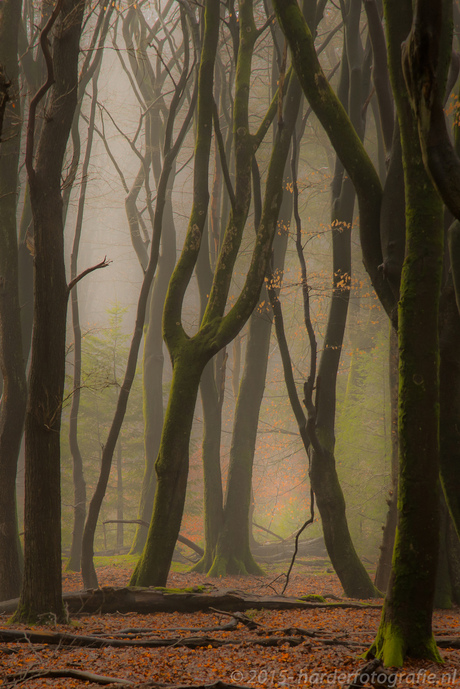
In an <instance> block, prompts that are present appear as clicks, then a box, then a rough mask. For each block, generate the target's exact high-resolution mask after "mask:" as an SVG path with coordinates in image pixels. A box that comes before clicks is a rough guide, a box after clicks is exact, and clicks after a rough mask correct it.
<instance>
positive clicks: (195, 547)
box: [102, 519, 204, 557]
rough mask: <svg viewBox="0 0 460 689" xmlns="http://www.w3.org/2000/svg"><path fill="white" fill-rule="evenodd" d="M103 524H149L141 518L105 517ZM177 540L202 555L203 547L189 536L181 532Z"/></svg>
mask: <svg viewBox="0 0 460 689" xmlns="http://www.w3.org/2000/svg"><path fill="white" fill-rule="evenodd" d="M102 523H103V524H139V525H140V526H145V527H146V528H148V527H149V526H150V524H149V523H148V522H146V521H144V520H143V519H106V520H105V521H104V522H102ZM177 540H178V541H179V543H182V544H183V545H188V547H189V548H191V549H192V550H194V551H195V553H196V554H197V555H199V556H200V557H203V555H204V550H203V548H200V546H199V545H197V544H196V543H194V542H193V541H191V540H190V538H187V537H186V536H182V534H179V535H178V537H177Z"/></svg>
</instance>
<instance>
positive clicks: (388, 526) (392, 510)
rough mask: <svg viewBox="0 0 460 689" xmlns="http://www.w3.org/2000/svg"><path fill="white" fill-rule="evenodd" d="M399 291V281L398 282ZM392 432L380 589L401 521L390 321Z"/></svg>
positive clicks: (394, 361) (394, 335) (395, 368)
mask: <svg viewBox="0 0 460 689" xmlns="http://www.w3.org/2000/svg"><path fill="white" fill-rule="evenodd" d="M398 292H399V285H398ZM390 328H391V332H390V357H389V358H390V362H389V372H390V406H391V415H390V424H391V428H390V433H391V484H390V491H389V495H388V499H387V504H388V512H387V518H386V522H385V526H384V527H383V538H382V545H381V546H380V557H379V561H378V563H377V570H376V572H375V580H374V584H375V585H376V587H377V588H378V589H379V591H383V592H385V591H386V590H387V588H388V582H389V580H390V573H391V562H392V559H393V548H394V543H395V536H396V524H397V521H398V467H399V443H398V387H399V385H398V384H399V377H398V335H397V333H396V331H395V329H394V328H393V327H392V326H391V325H390Z"/></svg>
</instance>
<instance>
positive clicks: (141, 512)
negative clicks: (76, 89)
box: [130, 189, 176, 554]
mask: <svg viewBox="0 0 460 689" xmlns="http://www.w3.org/2000/svg"><path fill="white" fill-rule="evenodd" d="M171 192H172V190H171V189H169V190H168V197H167V202H166V205H165V211H164V216H165V217H164V223H163V231H162V241H161V247H162V252H161V256H160V259H159V261H158V270H157V274H156V276H155V281H154V283H153V287H152V293H151V295H150V304H149V316H148V325H147V329H146V333H145V334H144V360H143V395H144V408H143V411H144V424H145V430H144V457H145V467H144V476H143V478H142V487H141V497H140V500H139V509H138V519H142V520H143V521H145V522H148V523H150V519H151V517H152V509H153V500H154V496H155V490H156V474H155V460H156V458H157V456H158V451H159V447H160V439H161V429H162V427H163V418H164V411H163V364H164V354H163V338H162V334H161V319H162V315H163V307H164V301H165V298H166V291H167V288H168V283H169V280H170V277H171V274H172V271H173V269H174V264H175V260H176V231H175V227H174V218H173V213H172V205H171ZM146 538H147V530H146V529H145V528H144V527H142V526H138V527H137V529H136V533H135V536H134V540H133V544H132V546H131V550H130V553H131V554H134V553H141V552H142V550H143V548H144V545H145V541H146Z"/></svg>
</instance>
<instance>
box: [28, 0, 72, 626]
mask: <svg viewBox="0 0 460 689" xmlns="http://www.w3.org/2000/svg"><path fill="white" fill-rule="evenodd" d="M83 11H84V2H82V1H81V0H64V1H63V2H59V3H58V4H57V6H56V7H55V9H54V11H53V14H52V15H51V18H50V22H49V23H48V25H47V30H46V31H45V30H44V31H43V32H42V36H41V46H42V49H43V51H44V53H45V54H46V55H47V66H48V80H47V82H46V84H45V85H44V86H43V87H42V89H41V90H40V91H39V92H38V95H36V96H35V98H34V99H33V100H32V102H31V107H30V110H29V123H28V136H27V144H26V167H27V173H28V179H29V185H30V194H31V205H32V212H33V220H34V236H35V242H34V244H35V257H34V298H35V299H34V330H33V338H32V360H31V367H30V378H29V396H28V403H27V412H26V423H25V434H26V435H25V450H26V484H25V515H24V577H23V582H22V589H21V596H20V600H19V606H18V609H17V611H16V614H15V620H16V621H27V622H31V621H36V620H37V619H38V616H39V615H48V614H49V615H50V616H52V617H54V618H55V619H57V620H59V621H62V620H63V619H64V618H65V612H64V606H63V603H62V587H61V504H60V502H61V493H60V480H61V472H60V434H59V432H60V424H61V405H62V395H63V390H64V374H65V336H66V314H67V301H68V293H69V289H68V286H67V282H66V277H65V267H64V227H63V215H62V196H61V172H62V164H63V160H64V155H65V150H66V145H67V140H68V136H69V133H70V128H71V124H72V119H73V115H74V112H75V108H76V104H77V86H78V73H77V67H78V55H79V41H80V32H81V23H82V19H83ZM56 20H57V24H56V26H55V29H53V31H54V37H53V44H52V54H51V53H50V51H49V48H48V44H47V40H48V36H47V34H48V33H49V31H50V30H51V28H52V26H53V24H54V23H55V22H56ZM53 75H54V78H53ZM50 87H51V91H50V94H49V96H50V97H49V100H48V103H47V113H48V115H49V116H48V117H47V118H46V119H45V122H44V123H43V128H42V131H41V135H40V140H39V143H38V146H37V154H36V158H35V164H34V160H33V150H34V146H33V135H34V127H35V108H36V105H37V103H38V101H39V98H40V96H41V97H43V96H44V95H45V93H46V92H47V91H48V89H49V88H50Z"/></svg>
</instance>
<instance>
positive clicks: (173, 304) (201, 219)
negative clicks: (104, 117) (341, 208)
mask: <svg viewBox="0 0 460 689" xmlns="http://www.w3.org/2000/svg"><path fill="white" fill-rule="evenodd" d="M205 12H206V21H205V26H206V31H205V38H204V44H203V50H202V59H201V65H200V82H199V84H200V85H199V97H198V98H199V101H198V102H199V105H198V126H197V144H196V148H195V175H194V205H193V209H192V213H191V217H190V222H189V228H188V232H187V236H186V239H185V244H184V248H183V251H182V254H181V258H180V260H179V262H178V264H177V266H176V269H175V271H174V273H173V276H172V278H171V282H170V285H169V291H168V297H167V299H166V305H165V314H164V318H163V328H164V334H165V340H166V342H167V345H168V348H169V351H170V354H171V359H172V362H173V367H174V374H173V378H174V379H175V378H176V377H178V376H179V374H178V373H177V372H176V367H177V366H180V367H183V364H184V361H187V362H188V363H189V368H190V369H191V371H190V374H189V375H190V376H191V375H193V376H195V374H196V373H197V367H199V366H201V371H200V374H201V372H202V370H203V368H204V366H205V364H206V363H207V361H209V360H210V359H211V357H212V356H214V355H215V354H216V353H217V352H218V351H219V350H220V349H222V348H223V347H225V346H226V345H227V344H228V343H229V342H230V341H231V340H232V339H233V338H234V337H235V336H236V335H237V334H238V332H239V331H240V330H241V328H242V327H243V325H244V324H245V323H246V321H247V320H248V318H249V317H250V315H251V313H252V311H253V309H254V307H255V306H256V304H257V301H258V297H259V294H260V290H261V287H262V284H263V281H264V277H265V273H266V270H267V266H268V261H269V258H270V255H271V247H272V242H273V237H274V234H275V230H276V224H277V218H278V212H279V208H280V205H281V199H282V179H283V170H284V165H285V162H286V158H287V154H288V150H289V143H290V138H291V134H292V131H293V128H294V124H295V119H294V120H293V119H292V118H291V117H290V115H289V114H288V116H287V117H286V119H285V120H284V124H285V126H284V127H283V128H282V130H281V131H280V133H279V135H278V136H277V140H276V142H275V146H274V149H273V153H272V158H271V161H270V166H269V173H268V177H267V185H266V195H265V203H264V209H263V212H262V221H261V223H260V226H259V230H258V232H257V237H256V244H255V248H254V251H253V254H252V260H251V264H250V266H249V269H248V273H247V277H246V281H245V285H244V286H243V289H242V292H241V294H240V296H239V297H238V298H237V300H236V303H235V304H234V305H233V306H232V308H231V309H230V310H229V312H228V313H227V314H226V315H225V316H224V312H225V308H226V304H227V299H228V294H229V290H230V286H231V280H232V275H233V268H234V265H235V261H236V259H237V256H238V251H239V248H240V245H241V241H242V234H243V230H244V227H245V223H246V218H247V214H248V210H249V204H250V196H251V184H250V183H251V164H252V157H253V155H254V152H255V150H257V148H258V146H259V145H260V142H261V141H262V139H263V136H264V135H265V132H266V130H267V128H268V126H269V123H270V119H269V118H268V117H266V118H265V119H264V122H263V123H262V125H261V126H260V127H259V131H258V133H257V135H251V134H250V132H249V118H248V97H249V84H250V77H251V59H252V53H253V49H254V44H255V40H256V38H257V30H256V26H255V23H254V17H253V8H252V2H251V0H242V2H240V13H239V24H240V41H239V50H238V61H237V70H236V86H235V121H234V133H235V161H236V164H235V172H236V188H235V193H234V201H233V209H232V213H231V216H230V219H229V224H228V226H227V230H226V232H225V236H224V239H223V242H222V247H221V251H220V254H219V257H218V261H217V265H216V271H215V275H214V280H213V284H212V288H211V292H210V296H209V301H208V305H207V308H206V311H205V314H204V317H203V320H202V323H201V326H200V329H199V331H198V333H197V334H196V335H194V336H193V337H188V336H187V335H186V333H185V331H184V329H183V325H182V304H183V299H184V295H185V291H186V289H187V286H188V284H189V281H190V279H191V276H192V274H193V270H194V267H195V265H196V261H197V258H198V253H199V250H200V245H201V240H202V235H203V230H204V224H205V219H206V213H207V207H208V198H209V192H208V168H209V155H210V144H211V137H210V135H211V123H212V100H213V99H212V88H213V79H212V76H213V71H214V59H215V53H216V50H217V38H218V32H219V7H218V6H217V5H216V3H214V2H213V1H212V0H208V2H207V3H206V10H205ZM290 97H291V96H290V93H289V90H288V93H287V96H286V98H287V99H288V100H289V98H290ZM299 97H300V96H299ZM270 113H274V109H273V107H271V108H270ZM280 129H281V128H280ZM180 376H183V377H184V378H185V379H186V380H187V370H186V368H184V369H183V370H182V371H181V373H180ZM197 387H198V382H197ZM180 391H181V385H180V380H175V389H174V395H177V394H180ZM186 392H187V396H186V399H187V405H188V400H189V399H190V397H191V396H192V395H195V396H196V391H195V390H194V389H192V388H190V389H187V391H186ZM177 408H178V400H176V399H173V397H172V393H171V397H170V401H169V405H168V410H175V409H177ZM188 413H189V410H188V407H186V415H185V416H184V418H182V417H178V416H177V414H176V415H174V414H173V411H170V412H168V413H167V415H166V417H165V424H164V429H163V438H164V439H166V440H167V441H168V442H166V441H165V442H163V440H162V445H161V447H160V454H159V457H158V460H157V474H158V479H159V482H158V487H157V495H156V498H155V505H154V514H153V519H152V523H151V526H150V530H149V536H148V540H147V544H146V547H145V549H144V552H143V554H142V557H141V559H140V561H139V563H138V566H137V568H136V570H135V572H134V574H133V577H132V580H131V581H132V583H133V584H137V585H144V586H145V585H164V584H165V581H166V577H167V575H168V571H169V567H170V563H171V557H172V551H173V548H174V542H175V540H176V538H177V533H178V524H180V520H181V518H182V514H180V515H172V514H170V515H169V519H168V515H166V516H165V515H163V514H162V513H161V511H160V509H161V508H160V506H164V505H167V504H168V503H169V504H171V503H170V501H169V498H168V493H169V494H173V495H174V496H175V498H174V501H175V504H176V505H181V504H183V503H184V500H185V488H186V473H187V470H188V444H187V450H186V451H185V445H186V443H185V440H184V443H183V446H184V452H183V455H182V462H183V465H182V466H179V462H180V461H181V460H180V459H179V457H178V456H177V454H176V449H177V441H176V442H175V441H174V438H173V436H172V434H171V431H170V426H171V424H172V423H174V424H175V432H176V434H178V435H179V436H182V435H183V434H184V433H185V432H187V431H188ZM188 441H189V437H188V440H187V443H188ZM169 442H171V443H172V445H171V447H168V443H169ZM170 464H171V470H169V465H170ZM168 478H169V480H168ZM176 479H177V480H178V481H179V484H176V483H175V481H176ZM178 490H183V491H184V496H178V495H177V491H178ZM160 544H161V545H162V547H161V548H159V546H160Z"/></svg>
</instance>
